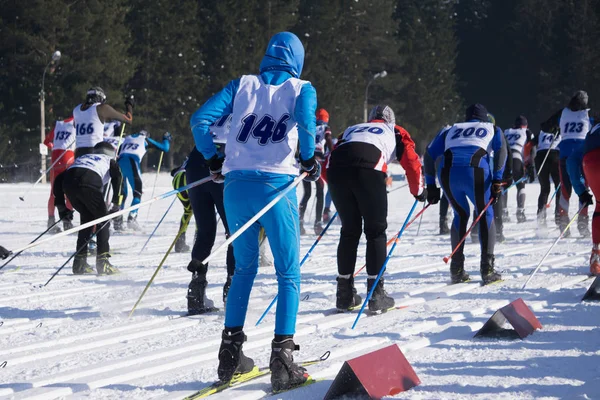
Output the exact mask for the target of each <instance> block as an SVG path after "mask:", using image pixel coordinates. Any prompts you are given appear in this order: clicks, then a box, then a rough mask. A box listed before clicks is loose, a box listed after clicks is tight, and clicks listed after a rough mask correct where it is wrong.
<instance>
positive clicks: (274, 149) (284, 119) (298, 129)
mask: <svg viewBox="0 0 600 400" xmlns="http://www.w3.org/2000/svg"><path fill="white" fill-rule="evenodd" d="M303 64H304V47H303V46H302V43H301V42H300V39H298V37H296V35H294V34H292V33H289V32H281V33H278V34H276V35H275V36H273V37H272V38H271V41H270V42H269V45H268V46H267V50H266V53H265V56H264V57H263V60H262V62H261V64H260V75H244V76H242V77H241V78H239V79H236V80H233V81H231V82H230V83H229V84H228V85H227V86H226V87H225V88H224V89H223V90H221V91H220V92H219V93H217V94H216V95H215V96H213V97H212V98H210V99H209V100H208V101H207V102H206V103H205V104H204V105H203V106H202V107H201V108H200V110H198V111H197V112H196V113H195V114H194V116H193V117H192V120H191V125H192V131H193V133H194V139H195V141H196V147H197V148H198V150H200V152H201V153H202V155H203V156H204V158H205V159H206V160H208V162H209V165H210V167H209V168H210V170H211V172H213V173H215V174H218V173H221V171H222V173H223V175H225V191H224V197H225V211H226V213H227V218H228V222H229V226H230V227H231V232H232V234H233V233H235V232H236V230H238V229H239V228H240V227H241V226H242V225H243V224H245V223H246V222H247V221H248V220H249V219H250V218H252V217H253V216H254V215H255V214H256V213H257V212H259V211H260V210H261V209H262V208H263V207H264V206H266V205H267V204H268V203H269V202H270V201H271V200H272V199H273V198H275V197H276V196H277V195H278V194H279V193H280V192H281V191H283V190H284V189H285V188H287V187H288V186H289V185H290V184H291V183H292V181H293V180H294V177H295V176H297V175H298V165H297V163H296V160H295V157H294V154H295V152H296V148H297V144H298V140H299V141H300V163H301V167H300V168H301V170H302V171H305V172H307V173H308V174H309V175H308V178H307V179H310V180H313V181H315V180H317V179H319V177H320V172H321V171H320V170H321V168H320V164H319V163H318V162H317V161H316V160H315V157H314V150H315V130H316V119H315V111H316V105H317V96H316V91H315V89H314V88H313V86H312V85H311V84H310V82H307V81H303V80H300V74H301V72H302V66H303ZM229 113H232V114H233V115H232V120H231V135H232V138H231V140H229V141H228V144H227V151H226V155H225V162H224V163H223V158H220V157H219V156H218V154H217V152H216V148H215V145H214V143H213V141H212V138H211V136H210V129H209V128H210V124H211V123H212V122H214V121H215V120H217V119H218V118H219V117H221V116H224V115H227V114H229ZM221 166H222V170H221ZM261 226H262V227H264V228H265V231H266V234H267V236H268V237H269V239H270V240H269V244H270V247H271V250H272V252H273V256H274V258H275V269H276V271H277V282H278V293H279V300H278V302H277V312H276V316H275V337H274V339H273V342H272V344H271V348H272V351H271V360H270V364H269V366H270V369H271V383H272V385H273V390H275V391H278V390H285V389H288V388H290V387H295V386H298V385H301V384H303V383H304V382H306V379H307V378H308V375H307V374H306V370H305V369H304V368H302V367H300V366H298V365H297V364H295V363H294V362H293V357H292V352H293V351H294V350H296V349H297V348H298V347H297V345H296V344H295V343H294V339H293V336H294V333H295V330H296V314H297V313H298V304H299V300H300V267H299V252H300V223H299V218H298V202H297V198H296V191H295V190H291V191H290V192H288V193H287V195H286V196H285V198H283V199H282V200H280V201H279V202H278V203H277V204H276V205H275V206H274V207H273V208H271V209H270V210H269V211H268V212H267V213H266V214H265V215H263V216H262V217H261V218H260V219H259V220H258V222H257V223H255V224H254V225H252V226H251V227H250V228H249V229H248V230H246V231H245V232H244V233H243V234H242V235H241V236H240V237H239V238H238V239H237V240H236V242H235V246H234V254H235V261H236V268H235V275H234V276H233V280H232V282H231V289H230V292H229V299H228V301H227V309H226V311H225V329H224V331H223V340H222V342H221V348H220V349H219V368H218V375H219V379H220V380H222V381H229V380H231V378H232V376H233V374H234V373H236V372H247V371H249V370H250V369H251V368H252V367H253V364H254V362H253V361H252V360H251V359H249V358H248V357H246V356H245V355H244V354H243V352H242V345H243V343H244V341H245V340H246V336H245V335H244V332H243V327H244V322H245V318H246V311H247V309H248V300H249V297H250V291H251V289H252V284H253V282H254V278H255V277H256V274H257V271H258V256H259V248H258V234H259V230H260V227H261Z"/></svg>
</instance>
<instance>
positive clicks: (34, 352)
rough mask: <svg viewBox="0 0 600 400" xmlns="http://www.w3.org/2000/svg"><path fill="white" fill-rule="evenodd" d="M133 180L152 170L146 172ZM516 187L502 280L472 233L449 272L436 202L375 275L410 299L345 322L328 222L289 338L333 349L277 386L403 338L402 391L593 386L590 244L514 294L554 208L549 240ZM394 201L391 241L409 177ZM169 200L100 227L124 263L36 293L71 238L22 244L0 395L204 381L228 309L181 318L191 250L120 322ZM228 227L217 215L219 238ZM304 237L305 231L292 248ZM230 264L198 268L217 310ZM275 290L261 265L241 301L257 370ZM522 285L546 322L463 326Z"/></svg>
mask: <svg viewBox="0 0 600 400" xmlns="http://www.w3.org/2000/svg"><path fill="white" fill-rule="evenodd" d="M144 178H145V180H149V181H150V180H153V179H154V175H150V174H149V175H145V176H144ZM25 186H26V185H25V184H18V185H0V188H1V189H2V190H1V191H0V220H1V221H2V225H1V226H0V244H2V245H3V246H5V247H7V248H9V249H10V248H18V247H21V246H23V245H25V244H27V243H28V242H29V241H31V240H32V239H33V238H35V237H36V236H37V235H38V234H39V233H40V232H42V231H43V230H44V229H45V228H46V201H47V195H48V192H49V187H48V186H47V185H38V186H37V187H36V188H35V189H34V190H33V191H32V192H31V193H30V195H29V196H28V197H27V199H26V201H25V202H21V201H20V200H19V199H18V196H19V195H20V194H21V193H22V191H23V190H24V188H25ZM168 190H170V176H168V175H167V174H161V175H160V176H159V178H158V187H157V192H158V193H160V192H163V191H165V192H166V191H168ZM300 190H301V189H300ZM300 190H299V191H300ZM526 190H527V193H528V198H527V209H526V212H527V216H528V218H529V221H528V222H526V223H524V224H516V222H515V216H514V215H515V209H516V204H515V192H514V191H511V192H510V193H509V209H510V211H511V218H512V220H513V222H511V223H507V224H505V236H506V238H507V240H506V242H505V243H503V244H497V246H496V263H497V269H498V270H499V271H502V272H503V275H504V277H505V281H504V282H502V283H500V284H496V285H492V286H488V287H481V286H480V284H479V271H478V270H479V251H478V246H479V245H478V244H473V243H472V242H471V239H470V238H469V239H467V245H466V250H465V255H466V257H467V259H466V262H465V267H466V269H467V271H468V272H469V273H470V274H471V277H472V279H473V280H472V281H471V282H467V283H463V284H459V285H450V284H449V272H448V266H447V265H445V264H444V263H443V261H442V258H443V257H444V256H445V255H447V254H449V252H450V251H451V249H450V243H449V237H442V236H439V235H437V233H438V208H437V207H436V206H432V207H430V209H428V211H426V212H425V213H424V218H423V224H422V226H421V232H420V236H418V237H417V236H416V232H417V226H416V225H415V226H414V227H411V228H410V229H408V230H407V231H406V233H405V234H404V236H403V237H402V240H401V241H400V243H399V244H398V247H397V248H396V251H395V253H394V256H393V257H392V258H391V259H390V262H389V265H388V269H387V271H386V275H385V277H386V289H387V290H388V292H389V293H390V294H391V296H393V297H394V298H395V300H396V304H397V305H399V306H403V307H405V308H402V309H400V310H395V311H391V312H389V313H387V314H383V315H380V316H368V317H367V316H364V317H363V318H361V319H360V321H359V322H358V325H357V328H356V329H355V331H352V330H351V329H350V326H351V324H352V322H353V320H354V318H356V312H354V313H348V314H338V313H336V312H334V306H335V277H336V274H337V271H336V258H335V257H336V248H337V241H338V237H339V225H338V224H334V225H332V227H331V228H330V230H329V231H328V232H327V234H326V235H325V236H324V237H323V239H322V240H321V242H320V243H319V244H318V246H317V247H316V248H315V250H314V252H313V254H312V255H311V257H310V259H309V260H308V261H307V263H306V264H305V265H304V266H303V268H302V287H301V291H302V296H301V298H302V299H303V300H302V301H301V304H300V312H299V316H298V332H297V335H296V337H297V342H298V343H299V344H300V346H301V350H300V352H299V353H297V354H296V355H295V356H296V358H297V360H299V361H301V360H308V359H314V358H318V357H320V356H321V355H322V354H323V353H324V352H325V351H327V350H329V351H331V356H330V359H328V360H327V361H325V362H323V363H320V364H318V365H315V366H312V367H310V368H309V372H310V373H311V374H312V375H313V376H314V377H315V378H317V379H321V378H323V379H325V380H324V381H323V382H317V383H315V384H313V385H311V386H308V387H305V388H300V389H297V390H294V391H290V392H286V393H283V394H280V395H279V396H276V397H274V398H284V399H302V400H305V399H307V398H319V397H322V396H323V395H324V394H325V392H326V391H327V389H328V387H329V385H330V383H331V380H332V379H333V377H334V376H335V374H336V373H337V371H338V370H339V368H340V367H341V365H342V363H343V361H344V360H347V359H349V358H352V357H355V356H358V355H361V354H364V353H366V352H370V351H373V350H376V349H378V348H381V347H383V346H386V345H389V344H391V343H398V344H399V345H400V347H401V348H402V350H403V351H404V352H405V353H406V356H407V358H408V360H409V361H410V362H411V363H412V365H413V367H414V368H415V371H416V372H417V374H418V375H419V377H420V379H421V380H422V382H423V383H422V385H421V386H419V387H417V388H414V389H412V390H411V391H409V392H407V393H404V394H399V395H397V396H396V397H398V398H411V399H412V398H418V399H440V398H452V399H489V398H491V397H497V398H503V399H517V398H519V399H521V398H539V397H544V398H600V382H599V380H600V378H598V376H600V374H599V372H600V370H599V369H598V368H599V367H598V365H600V352H599V351H598V350H597V343H599V342H600V329H599V328H598V326H599V324H600V323H599V322H598V318H597V316H598V312H599V311H600V309H599V308H598V307H600V305H598V304H596V303H580V302H579V300H580V298H581V297H582V296H583V294H584V293H585V290H586V288H587V286H589V284H590V283H591V280H590V279H587V276H586V274H587V272H588V264H587V262H588V259H589V251H590V247H591V246H590V244H591V241H590V239H580V238H578V233H577V232H576V229H575V230H574V231H573V232H572V233H573V237H572V238H567V239H561V241H559V243H558V244H557V246H556V247H555V248H554V249H553V250H552V251H551V253H550V255H549V257H548V259H547V260H546V262H545V263H544V264H543V267H542V268H541V270H540V271H539V272H538V274H537V275H536V276H535V277H534V279H533V280H532V281H531V283H530V286H528V288H527V289H526V290H521V289H520V287H521V286H522V285H523V283H524V281H525V279H526V277H527V275H528V274H529V272H530V271H531V270H532V269H533V268H534V267H535V266H536V265H537V263H538V262H539V260H540V259H541V257H542V256H543V255H544V253H545V252H546V251H547V250H548V248H549V247H550V245H551V244H552V241H553V240H555V238H556V237H557V236H558V230H557V229H554V226H553V223H552V222H551V218H549V232H548V237H547V238H537V237H536V223H535V219H534V212H535V204H536V201H537V194H538V192H539V186H538V185H537V184H531V185H528V186H527V187H526ZM389 198H390V202H389V204H390V209H389V214H390V217H389V220H388V227H389V228H388V236H390V237H391V235H393V234H394V233H395V232H397V230H398V229H399V228H400V226H401V224H402V222H403V221H404V218H405V217H406V214H407V213H408V210H409V208H410V206H411V204H412V202H413V201H414V199H413V198H412V196H410V195H409V194H408V189H407V188H403V189H400V190H397V191H394V192H392V193H390V195H389ZM311 201H313V200H312V199H311ZM169 203H170V201H169V200H163V201H160V202H157V203H156V204H155V205H154V206H153V209H152V214H151V216H150V220H149V221H144V220H141V221H140V222H141V224H142V227H143V229H144V232H145V233H138V232H136V233H133V232H127V233H124V234H116V235H113V236H112V237H111V248H112V249H113V253H114V255H113V257H112V259H111V262H113V263H114V264H115V265H116V266H117V267H119V268H120V269H121V271H122V273H121V274H120V275H117V276H110V277H97V276H73V275H71V274H70V265H69V266H68V267H66V268H65V269H64V270H63V271H62V272H61V273H60V274H59V275H58V276H57V277H56V278H55V280H53V281H52V282H51V283H50V285H48V287H46V288H43V289H40V288H39V287H38V286H37V285H40V284H43V283H44V282H45V281H46V280H47V279H48V277H49V276H50V275H51V274H52V273H53V272H54V271H55V269H56V268H57V267H58V266H59V265H60V264H62V262H64V260H65V259H66V258H67V257H68V256H69V255H70V254H71V252H72V251H73V249H74V246H75V236H69V237H67V238H61V239H58V240H57V242H51V243H50V244H45V245H41V246H40V247H39V248H35V249H33V250H32V251H31V252H27V251H26V252H24V253H23V254H22V255H21V256H19V257H17V258H16V259H15V260H14V261H13V262H12V263H11V264H9V265H8V266H7V267H6V268H5V270H3V271H2V273H0V293H2V296H1V297H0V323H1V325H0V365H2V364H3V363H4V362H5V361H6V365H5V366H4V368H1V369H0V371H1V373H0V397H2V398H15V399H22V398H39V399H51V398H59V397H67V398H70V397H73V398H93V399H108V398H126V399H151V398H152V399H163V398H164V399H181V398H183V397H185V396H187V395H189V394H191V393H193V392H195V391H196V390H199V389H201V388H202V387H205V386H208V385H210V384H211V383H212V382H213V381H214V380H215V378H216V367H217V357H216V354H217V349H218V346H219V343H220V333H221V329H222V323H223V315H224V314H223V311H220V312H217V313H214V314H211V315H204V316H195V317H184V318H182V317H181V316H182V315H183V314H184V313H185V311H186V300H185V293H186V289H187V284H188V283H189V279H190V275H191V274H190V273H189V272H187V270H186V269H185V267H186V265H187V263H188V262H189V257H190V256H189V253H186V254H176V253H172V254H171V255H170V256H169V258H168V259H167V261H166V263H165V266H164V269H163V270H162V271H161V272H160V273H159V275H158V276H157V278H156V281H155V282H154V284H153V285H152V286H151V288H150V289H149V291H148V293H147V294H146V296H145V297H144V299H143V301H142V303H141V304H140V306H139V308H138V310H137V311H136V313H135V314H134V316H133V318H131V319H127V313H128V311H129V310H130V309H131V306H132V305H133V304H134V302H135V301H136V299H137V297H138V296H139V294H140V293H141V291H142V289H143V287H144V285H145V284H146V282H147V281H148V279H149V278H150V276H151V275H152V273H153V271H154V269H155V268H156V265H157V263H158V262H159V260H160V259H161V258H162V256H163V255H164V253H165V251H166V250H167V248H168V246H169V245H170V243H171V241H172V240H173V238H174V237H175V234H176V232H177V230H178V227H179V219H180V217H181V212H182V210H181V207H180V206H179V204H176V205H175V206H174V207H173V209H172V210H171V212H170V213H169V214H168V215H167V217H166V218H165V221H164V222H163V224H162V225H161V227H160V229H159V230H158V231H157V233H156V235H155V237H154V238H153V239H152V241H150V243H149V245H148V247H147V248H146V249H145V250H144V252H143V253H142V254H141V255H138V252H139V250H140V249H141V247H142V246H143V244H144V242H145V241H146V239H147V237H148V234H149V233H150V232H151V231H152V229H153V228H154V227H155V226H156V223H157V222H158V220H159V218H160V217H161V216H162V214H163V213H164V211H165V210H166V208H167V207H168V205H169ZM573 203H575V202H573ZM575 211H576V210H574V209H572V210H571V213H573V212H575ZM307 218H308V217H307ZM76 219H77V218H76ZM76 222H77V221H76ZM307 224H309V221H308V219H307ZM190 236H191V235H190ZM224 239H225V238H224V232H223V229H222V227H219V234H218V237H217V242H216V244H215V248H216V246H218V245H219V244H220V243H222V242H223V241H224ZM314 239H315V236H314V235H307V236H303V237H302V239H301V251H300V254H301V256H303V255H304V254H305V253H306V252H307V251H308V249H309V248H310V246H311V245H312V243H313V242H314ZM188 244H190V245H191V237H188ZM364 251H365V248H364V243H363V244H361V247H359V258H358V260H357V270H358V268H360V266H362V265H363V264H364V261H365V260H364ZM17 267H20V268H19V269H18V270H16V268H17ZM225 276H226V270H225V255H224V254H222V255H220V256H217V257H216V259H215V260H214V261H212V262H211V265H210V268H209V274H208V281H209V287H208V296H209V297H210V298H211V299H213V300H215V305H216V306H218V307H219V306H222V304H221V289H222V284H223V282H224V280H225ZM365 281H366V275H365V274H364V273H361V274H359V275H358V276H357V278H356V282H357V289H358V291H359V293H360V294H361V295H362V296H363V298H364V296H365V294H366V293H365V292H366V282H365ZM276 290H277V285H276V281H275V276H274V270H273V268H261V269H260V270H259V275H258V276H257V278H256V283H255V286H254V290H253V293H252V297H251V300H250V307H249V311H248V317H247V320H246V332H247V334H248V338H249V340H248V342H247V343H246V345H245V350H246V352H247V353H248V355H250V356H251V357H253V358H254V359H255V361H256V363H257V365H259V366H264V365H267V364H268V359H269V355H270V346H269V344H270V341H271V339H272V332H273V322H274V315H273V314H272V313H271V314H270V315H268V316H267V317H266V318H265V321H264V322H263V323H262V324H261V325H260V326H259V327H256V328H255V327H254V326H253V325H254V323H255V322H256V320H257V319H258V317H259V316H260V314H261V313H262V312H263V311H264V309H265V307H266V306H267V305H268V304H269V302H270V301H271V300H272V298H273V296H274V295H275V294H276ZM518 297H522V298H523V299H524V300H525V301H526V302H527V303H528V304H529V305H530V306H531V307H532V309H534V311H535V313H536V315H537V316H538V318H539V319H540V322H541V323H542V325H543V326H544V328H543V330H541V331H537V332H535V333H534V334H533V335H532V336H529V337H528V338H526V340H524V341H520V340H517V341H514V340H504V339H473V338H472V337H473V335H474V332H475V331H476V330H477V329H479V327H481V326H482V324H483V323H484V322H485V320H486V319H487V318H488V317H489V316H491V314H492V313H493V312H494V311H495V310H496V309H497V308H499V307H501V306H503V305H505V304H507V303H508V302H510V301H512V300H515V299H516V298H518ZM269 390H270V383H269V378H268V377H264V378H261V379H258V380H256V381H252V382H249V383H248V384H246V385H241V386H239V387H237V388H232V389H230V390H228V391H226V392H223V393H221V394H218V395H215V396H212V397H213V398H214V399H227V398H232V397H236V398H240V399H257V398H262V397H264V396H265V395H267V393H268V392H269Z"/></svg>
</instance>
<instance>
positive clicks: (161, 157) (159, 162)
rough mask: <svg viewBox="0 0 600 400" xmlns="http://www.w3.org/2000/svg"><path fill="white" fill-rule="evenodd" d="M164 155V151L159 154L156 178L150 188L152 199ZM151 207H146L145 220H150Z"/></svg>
mask: <svg viewBox="0 0 600 400" xmlns="http://www.w3.org/2000/svg"><path fill="white" fill-rule="evenodd" d="M164 155H165V152H164V151H161V152H160V158H159V159H158V168H157V169H156V177H155V178H154V186H152V194H151V195H150V197H154V191H155V190H156V182H158V175H159V174H160V166H161V165H162V160H163V156H164ZM151 209H152V206H150V207H148V215H146V219H148V218H150V210H151Z"/></svg>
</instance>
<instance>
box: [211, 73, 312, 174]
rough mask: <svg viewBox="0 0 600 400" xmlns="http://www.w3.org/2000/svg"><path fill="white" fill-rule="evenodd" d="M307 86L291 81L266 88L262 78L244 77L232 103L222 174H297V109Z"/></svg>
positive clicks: (254, 76)
mask: <svg viewBox="0 0 600 400" xmlns="http://www.w3.org/2000/svg"><path fill="white" fill-rule="evenodd" d="M305 83H307V81H303V80H300V79H296V78H290V79H288V80H287V81H285V82H284V83H282V84H281V85H267V84H265V83H264V82H263V81H262V79H261V78H260V77H259V76H256V75H244V76H242V78H241V79H240V86H239V89H238V91H237V93H236V95H235V98H234V102H233V113H232V116H231V130H230V135H231V136H230V138H229V140H228V141H227V146H226V148H225V155H226V157H225V162H224V164H223V174H227V173H228V172H231V171H239V170H251V171H263V172H270V173H275V174H284V175H298V163H297V161H296V158H295V153H296V148H297V146H298V123H297V122H296V120H295V119H294V108H295V106H296V98H297V97H298V95H300V91H301V90H302V86H303V85H304V84H305ZM307 128H308V127H307Z"/></svg>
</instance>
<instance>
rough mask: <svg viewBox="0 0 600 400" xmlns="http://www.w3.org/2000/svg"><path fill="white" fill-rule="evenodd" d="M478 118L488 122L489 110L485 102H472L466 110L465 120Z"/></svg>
mask: <svg viewBox="0 0 600 400" xmlns="http://www.w3.org/2000/svg"><path fill="white" fill-rule="evenodd" d="M472 119H478V120H480V121H482V122H488V111H487V109H486V108H485V106H484V105H483V104H479V103H477V104H471V105H470V106H469V107H467V111H466V112H465V121H470V120H472Z"/></svg>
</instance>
